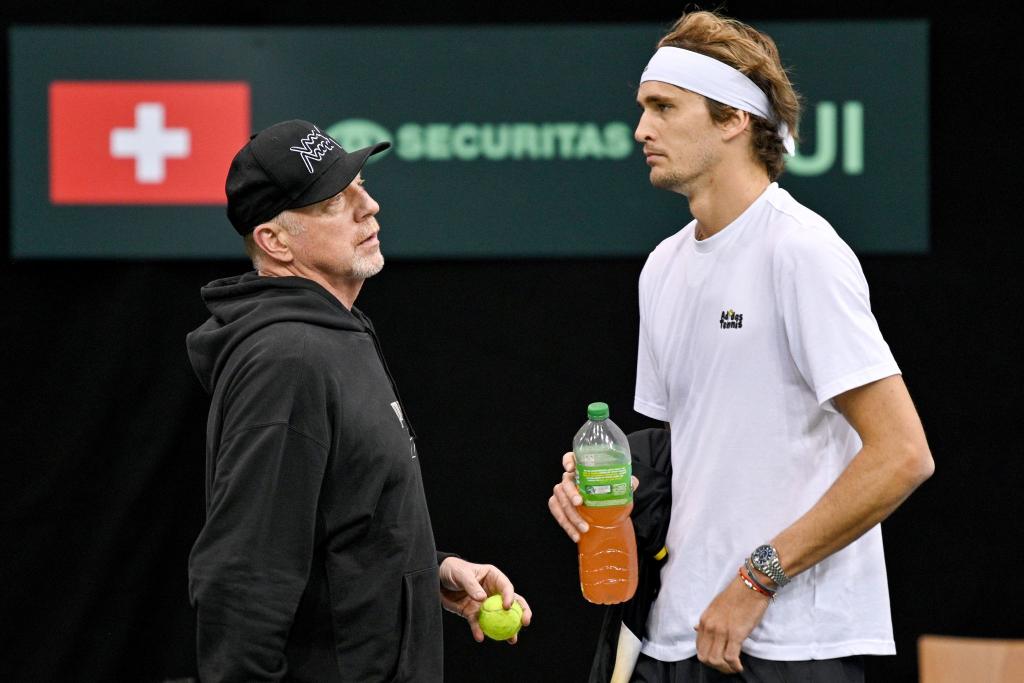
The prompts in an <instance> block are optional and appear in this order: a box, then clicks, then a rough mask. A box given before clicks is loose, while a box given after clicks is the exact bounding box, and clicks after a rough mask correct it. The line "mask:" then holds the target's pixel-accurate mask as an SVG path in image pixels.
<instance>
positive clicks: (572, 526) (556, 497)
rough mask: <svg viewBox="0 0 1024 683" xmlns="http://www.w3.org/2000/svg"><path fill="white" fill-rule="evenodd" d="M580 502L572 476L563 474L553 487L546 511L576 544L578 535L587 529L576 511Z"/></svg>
mask: <svg viewBox="0 0 1024 683" xmlns="http://www.w3.org/2000/svg"><path fill="white" fill-rule="evenodd" d="M582 502H583V499H582V498H581V497H580V494H579V491H577V490H576V480H575V477H574V475H572V474H570V473H569V472H566V473H564V474H563V475H562V481H560V482H559V483H558V484H556V485H555V487H554V489H552V495H551V497H550V498H548V510H549V511H550V512H551V516H552V517H554V518H555V521H556V522H558V525H559V526H560V527H562V529H563V530H564V531H565V533H566V534H567V535H568V536H569V538H571V539H572V540H573V543H578V542H579V540H580V534H581V533H585V532H586V531H587V529H589V527H588V526H587V523H586V522H585V521H583V518H582V517H581V516H580V513H579V511H578V509H577V508H578V506H579V505H580V504H581V503H582Z"/></svg>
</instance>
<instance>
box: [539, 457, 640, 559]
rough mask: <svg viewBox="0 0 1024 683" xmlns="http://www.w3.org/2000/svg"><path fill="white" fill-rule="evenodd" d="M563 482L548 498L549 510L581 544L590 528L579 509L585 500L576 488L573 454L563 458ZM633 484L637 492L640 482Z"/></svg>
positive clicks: (632, 482)
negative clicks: (583, 535) (583, 536)
mask: <svg viewBox="0 0 1024 683" xmlns="http://www.w3.org/2000/svg"><path fill="white" fill-rule="evenodd" d="M562 469H564V470H565V471H564V472H563V473H562V480H561V481H560V482H558V483H557V484H555V488H554V489H553V491H552V493H551V497H550V498H548V510H550V511H551V516H552V517H554V518H555V521H556V522H558V525H559V526H560V527H562V529H564V530H565V533H566V534H567V535H568V536H569V538H571V539H572V542H573V543H579V542H580V534H581V533H584V534H585V533H587V530H588V529H590V527H589V526H588V525H587V523H586V522H585V521H584V520H583V517H581V516H580V513H579V510H578V509H577V508H579V506H580V505H582V504H583V498H581V497H580V492H579V490H578V489H577V488H576V456H574V455H573V454H572V452H569V453H566V454H565V455H563V456H562ZM631 484H632V486H633V490H634V491H636V488H637V486H639V485H640V480H639V479H637V478H636V477H633V478H632V481H631Z"/></svg>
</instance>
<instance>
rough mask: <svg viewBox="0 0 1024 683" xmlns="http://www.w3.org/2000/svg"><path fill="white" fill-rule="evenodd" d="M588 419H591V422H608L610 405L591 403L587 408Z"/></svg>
mask: <svg viewBox="0 0 1024 683" xmlns="http://www.w3.org/2000/svg"><path fill="white" fill-rule="evenodd" d="M587 417H589V418H590V419H591V420H607V419H608V404H607V403H591V404H590V405H589V406H587Z"/></svg>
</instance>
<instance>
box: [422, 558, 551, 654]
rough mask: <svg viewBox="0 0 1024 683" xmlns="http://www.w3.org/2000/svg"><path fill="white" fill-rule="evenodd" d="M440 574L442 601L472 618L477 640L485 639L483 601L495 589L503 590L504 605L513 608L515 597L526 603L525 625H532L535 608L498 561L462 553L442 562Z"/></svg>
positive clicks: (470, 620) (462, 615) (513, 641)
mask: <svg viewBox="0 0 1024 683" xmlns="http://www.w3.org/2000/svg"><path fill="white" fill-rule="evenodd" d="M440 575H441V604H442V605H443V606H444V608H445V609H446V610H448V611H449V612H452V613H454V614H458V615H459V616H460V617H462V618H463V619H465V620H466V621H468V622H469V628H470V630H472V631H473V639H474V640H476V642H478V643H482V642H483V641H484V632H483V631H482V630H480V622H479V621H478V620H477V615H478V614H479V612H480V605H481V604H483V601H484V600H486V599H487V598H488V596H491V595H494V594H495V593H500V594H501V602H502V606H503V607H504V608H505V609H509V608H511V607H512V602H513V601H514V602H518V603H519V604H520V605H522V607H523V626H529V625H530V619H531V618H532V616H533V612H531V611H530V606H529V605H528V604H527V603H526V599H525V598H524V597H523V596H521V595H519V594H518V593H516V592H515V589H514V588H513V587H512V582H511V581H509V579H508V577H507V576H505V575H504V574H503V573H502V572H501V570H499V569H498V568H497V567H495V566H494V565H492V564H475V563H473V562H466V561H465V560H463V559H460V558H458V557H446V558H445V560H444V562H442V563H441V567H440ZM518 640H519V636H518V635H515V636H512V638H510V639H509V640H508V642H509V643H511V644H512V645H515V644H516V641H518Z"/></svg>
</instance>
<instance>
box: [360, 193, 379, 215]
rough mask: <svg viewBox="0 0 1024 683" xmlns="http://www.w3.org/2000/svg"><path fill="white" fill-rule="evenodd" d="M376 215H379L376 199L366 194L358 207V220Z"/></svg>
mask: <svg viewBox="0 0 1024 683" xmlns="http://www.w3.org/2000/svg"><path fill="white" fill-rule="evenodd" d="M378 213H380V204H378V203H377V200H376V199H374V198H373V197H371V196H370V193H369V192H366V193H365V194H364V196H363V201H362V204H361V206H360V214H361V215H360V220H363V219H366V218H369V217H370V216H376V215H377V214H378Z"/></svg>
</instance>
